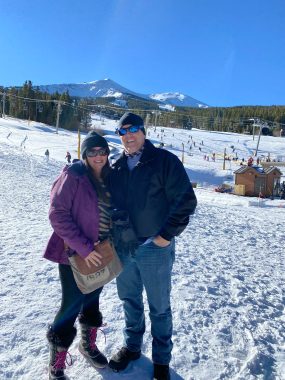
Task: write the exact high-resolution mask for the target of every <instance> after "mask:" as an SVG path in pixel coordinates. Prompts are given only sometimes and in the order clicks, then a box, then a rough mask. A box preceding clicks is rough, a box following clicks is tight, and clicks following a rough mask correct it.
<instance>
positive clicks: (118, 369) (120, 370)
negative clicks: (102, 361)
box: [108, 354, 141, 373]
mask: <svg viewBox="0 0 285 380" xmlns="http://www.w3.org/2000/svg"><path fill="white" fill-rule="evenodd" d="M140 357H141V354H140V355H139V356H138V357H135V358H133V359H130V361H129V362H128V364H127V365H126V366H125V367H124V368H112V365H111V366H110V363H109V364H108V366H109V368H110V369H111V370H112V371H113V372H116V373H117V372H122V371H124V370H125V369H127V368H128V366H129V365H130V364H131V362H133V361H135V360H138V359H139V358H140Z"/></svg>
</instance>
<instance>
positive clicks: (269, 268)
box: [0, 116, 285, 380]
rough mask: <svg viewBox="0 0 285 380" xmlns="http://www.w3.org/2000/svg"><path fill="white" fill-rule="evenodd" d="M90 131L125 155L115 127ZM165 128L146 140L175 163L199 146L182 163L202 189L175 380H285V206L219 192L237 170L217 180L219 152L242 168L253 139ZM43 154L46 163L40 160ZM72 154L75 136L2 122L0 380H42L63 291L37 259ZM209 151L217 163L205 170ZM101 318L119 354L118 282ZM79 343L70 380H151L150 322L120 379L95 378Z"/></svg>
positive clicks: (180, 302) (267, 147)
mask: <svg viewBox="0 0 285 380" xmlns="http://www.w3.org/2000/svg"><path fill="white" fill-rule="evenodd" d="M93 122H94V125H96V126H97V127H100V128H103V129H104V130H106V132H107V138H108V140H109V141H110V142H111V144H112V146H113V148H112V153H114V154H116V153H117V152H118V150H119V147H120V145H119V140H118V138H117V136H116V135H114V133H113V131H114V125H115V124H114V122H113V121H110V120H104V122H103V121H102V120H100V119H99V118H97V117H96V116H94V120H93ZM160 129H161V128H157V129H156V131H155V132H154V128H149V129H148V132H147V134H149V135H148V137H149V138H151V140H152V141H153V142H154V143H155V144H159V143H160V142H161V141H163V142H164V143H165V144H166V148H167V149H170V150H171V151H173V152H174V153H176V154H177V155H178V156H179V157H182V143H184V146H185V147H189V144H188V140H189V139H191V137H190V135H191V136H192V140H194V141H195V142H196V147H195V148H194V147H193V148H192V150H191V152H190V150H189V149H188V150H187V149H186V148H185V155H184V160H185V167H186V169H187V172H188V174H189V176H190V178H191V180H192V181H193V182H197V183H198V187H197V188H196V189H195V192H196V195H197V198H198V207H197V212H196V214H195V215H194V216H193V217H192V218H191V220H190V223H189V226H188V227H187V229H186V230H185V231H184V233H183V234H182V235H181V236H180V237H179V238H178V239H177V251H176V262H175V265H174V271H173V287H172V309H173V318H174V334H173V341H174V349H173V359H172V362H171V379H172V380H181V379H185V380H218V379H227V380H229V379H230V380H255V379H258V380H273V379H274V380H284V379H285V312H284V306H285V285H284V283H285V275H284V273H285V268H284V265H285V251H284V246H285V244H284V243H285V241H284V224H285V201H280V200H278V199H275V200H265V201H264V202H263V203H262V204H260V206H262V207H251V206H250V203H249V201H252V198H247V197H238V196H235V195H230V194H221V193H216V192H215V191H214V187H215V186H217V185H218V184H221V183H223V182H224V181H228V182H232V181H233V177H232V172H233V170H234V169H235V166H234V165H235V164H233V163H232V164H231V165H232V167H229V163H228V162H227V163H226V164H227V168H226V170H222V158H221V156H220V154H222V153H223V151H224V149H225V148H226V149H227V151H228V152H230V150H231V148H230V147H231V146H232V145H234V146H235V148H236V152H237V154H238V156H239V157H240V158H242V157H244V158H245V159H246V158H247V157H248V156H249V155H250V154H252V152H253V150H254V148H255V146H256V140H255V141H253V139H252V136H246V135H237V134H230V133H211V132H206V131H199V130H191V131H185V130H176V129H175V130H172V129H166V128H164V130H165V132H164V134H163V136H162V137H161V132H160ZM10 132H11V134H10V136H9V137H8V138H7V136H8V134H9V133H10ZM158 134H159V136H158ZM173 134H174V135H173ZM26 136H27V138H26V140H25V142H24V143H23V140H24V139H25V137H26ZM202 140H203V145H200V144H201V142H202ZM21 144H22V145H21ZM187 144H188V145H187ZM284 145H285V139H282V138H274V137H269V136H266V137H262V139H261V142H260V150H261V152H260V154H264V155H267V154H268V153H270V155H271V157H275V156H277V155H279V154H281V153H283V155H284V154H285V148H284ZM198 147H201V151H200V150H199V149H198ZM47 148H48V149H49V151H50V160H49V162H47V160H46V158H45V156H44V152H45V150H46V149H47ZM67 150H68V151H70V153H71V155H72V158H75V157H76V154H77V133H72V132H69V131H65V130H59V133H58V134H56V133H55V129H54V128H53V127H49V126H46V125H43V124H40V123H35V122H30V123H29V122H28V121H22V120H17V119H12V118H7V119H1V118H0V168H1V185H0V186H1V187H0V189H1V190H0V250H1V252H0V253H1V261H0V276H1V277H0V282H1V288H0V295H1V303H0V334H1V339H0V379H13V380H16V379H17V380H31V379H35V378H37V379H46V378H47V363H48V345H47V342H46V339H45V333H46V329H47V325H48V323H49V322H51V321H52V320H53V317H54V315H55V313H56V311H57V309H58V307H59V304H60V284H59V280H58V273H57V266H56V265H55V264H54V263H51V262H48V261H47V260H44V259H43V258H42V252H43V249H44V247H45V244H46V242H47V240H48V237H49V235H50V233H51V227H50V225H49V221H48V217H47V213H48V207H49V192H50V187H51V185H52V182H53V181H54V179H55V177H56V176H57V175H58V174H59V172H60V171H61V169H62V167H63V165H64V162H65V155H66V151H67ZM213 152H215V153H216V155H217V159H216V161H215V162H213V161H211V160H210V161H206V160H204V155H205V154H212V153H213ZM188 153H191V154H192V155H188ZM236 167H238V166H236ZM257 204H258V203H257ZM145 307H146V311H147V304H145ZM101 311H102V313H103V315H104V322H105V323H106V326H105V327H104V332H105V334H106V343H105V339H104V336H103V334H102V335H100V334H99V338H98V339H99V340H98V342H99V343H98V346H99V347H100V348H101V349H102V351H103V352H104V353H105V354H106V355H107V357H108V358H110V356H111V355H112V353H113V352H114V351H116V350H117V349H118V348H120V347H121V343H122V327H123V325H124V320H123V311H122V307H121V304H120V301H119V299H118V297H117V295H116V285H115V281H113V282H112V283H110V284H108V285H107V286H105V288H104V290H103V293H102V297H101ZM78 342H79V334H78V336H77V338H76V339H75V341H74V343H73V345H72V346H71V348H70V353H71V355H72V357H73V359H74V364H73V365H72V366H71V367H68V368H67V370H66V374H68V376H69V377H70V379H76V380H91V379H92V380H95V379H105V380H119V379H124V380H133V379H134V378H136V380H148V379H151V378H152V363H151V361H150V358H151V338H150V323H149V320H148V319H147V331H146V334H145V339H144V344H143V348H142V351H143V353H144V356H143V357H142V358H141V359H139V360H138V361H136V362H134V363H133V364H132V365H131V366H130V368H128V369H127V370H126V371H124V372H122V373H120V374H116V373H113V372H111V371H109V370H108V369H104V370H100V371H96V370H94V369H93V368H91V367H90V366H89V365H88V363H87V362H86V361H85V360H84V359H83V358H82V357H81V356H80V354H79V352H78V349H77V346H78Z"/></svg>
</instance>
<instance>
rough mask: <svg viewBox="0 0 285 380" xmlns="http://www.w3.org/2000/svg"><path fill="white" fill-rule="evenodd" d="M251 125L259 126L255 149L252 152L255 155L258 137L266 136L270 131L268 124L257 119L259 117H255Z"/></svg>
mask: <svg viewBox="0 0 285 380" xmlns="http://www.w3.org/2000/svg"><path fill="white" fill-rule="evenodd" d="M253 125H254V126H256V127H258V128H259V134H258V140H257V144H256V149H255V153H254V156H255V157H256V156H257V152H258V147H259V142H260V137H261V135H263V136H268V135H269V133H270V128H269V125H268V124H267V123H266V122H265V121H263V120H259V119H255V122H254V124H253Z"/></svg>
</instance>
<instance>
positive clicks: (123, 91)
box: [38, 78, 207, 107]
mask: <svg viewBox="0 0 285 380" xmlns="http://www.w3.org/2000/svg"><path fill="white" fill-rule="evenodd" d="M38 87H39V88H40V89H41V90H42V91H46V92H48V93H55V92H58V93H63V92H66V91H68V92H69V95H70V96H76V97H80V98H99V97H115V98H123V97H124V96H125V95H134V96H137V97H139V98H143V99H147V100H150V99H152V100H154V101H156V102H159V103H162V104H168V105H172V106H184V107H207V105H206V104H205V103H203V102H201V101H199V100H197V99H194V98H191V97H190V96H188V95H184V94H182V93H180V92H163V93H156V94H150V95H145V94H140V93H137V92H134V91H131V90H129V89H127V88H125V87H123V86H121V85H120V84H119V83H116V82H114V81H113V80H112V79H110V78H105V79H99V80H94V81H91V82H83V83H78V84H52V85H45V86H38Z"/></svg>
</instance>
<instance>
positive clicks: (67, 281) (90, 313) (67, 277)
mask: <svg viewBox="0 0 285 380" xmlns="http://www.w3.org/2000/svg"><path fill="white" fill-rule="evenodd" d="M58 267H59V277H60V282H61V288H62V300H61V306H60V309H59V311H58V312H57V314H56V316H55V319H54V322H53V324H52V325H51V328H52V330H53V331H54V332H55V333H56V334H57V335H58V336H65V335H68V334H70V332H71V331H72V330H73V326H74V323H75V320H76V318H77V316H78V314H79V313H81V314H82V315H83V317H84V319H85V320H86V321H88V323H89V324H90V325H91V326H92V325H93V326H96V327H99V326H100V325H101V323H102V316H101V313H100V311H99V297H100V293H101V292H102V289H103V287H101V288H99V289H96V290H95V291H94V292H92V293H89V294H82V293H81V291H80V290H79V289H78V287H77V285H76V282H75V280H74V277H73V273H72V270H71V267H70V265H64V264H59V266H58ZM99 321H100V322H99Z"/></svg>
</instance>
